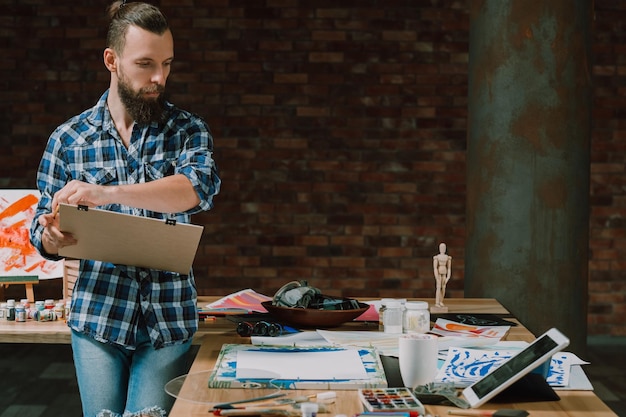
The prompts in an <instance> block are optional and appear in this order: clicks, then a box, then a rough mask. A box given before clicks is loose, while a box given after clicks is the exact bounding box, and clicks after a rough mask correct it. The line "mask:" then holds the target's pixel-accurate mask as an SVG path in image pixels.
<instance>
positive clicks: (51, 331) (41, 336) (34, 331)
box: [0, 296, 233, 344]
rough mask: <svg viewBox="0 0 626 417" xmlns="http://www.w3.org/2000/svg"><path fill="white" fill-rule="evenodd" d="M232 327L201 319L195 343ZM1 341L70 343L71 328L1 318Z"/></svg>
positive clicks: (61, 322) (202, 299) (204, 299)
mask: <svg viewBox="0 0 626 417" xmlns="http://www.w3.org/2000/svg"><path fill="white" fill-rule="evenodd" d="M218 298H220V297H217V296H202V297H198V305H200V306H204V305H206V304H208V303H210V302H212V301H215V300H217V299H218ZM232 329H233V323H232V322H230V321H228V320H226V319H224V318H218V319H217V320H206V321H201V322H200V324H199V329H198V333H197V334H196V336H195V338H194V343H199V340H200V339H201V338H202V336H203V335H205V334H220V333H224V332H228V331H231V330H232ZM0 343H51V344H57V343H60V344H70V329H69V327H67V323H66V322H65V320H57V321H44V322H39V321H33V320H28V321H26V322H15V321H8V320H5V319H0Z"/></svg>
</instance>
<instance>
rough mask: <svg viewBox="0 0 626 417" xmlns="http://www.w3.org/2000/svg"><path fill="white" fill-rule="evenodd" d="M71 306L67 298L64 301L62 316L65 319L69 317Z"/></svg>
mask: <svg viewBox="0 0 626 417" xmlns="http://www.w3.org/2000/svg"><path fill="white" fill-rule="evenodd" d="M71 308H72V300H67V301H66V302H65V313H64V314H63V317H65V321H68V320H69V319H70V309H71Z"/></svg>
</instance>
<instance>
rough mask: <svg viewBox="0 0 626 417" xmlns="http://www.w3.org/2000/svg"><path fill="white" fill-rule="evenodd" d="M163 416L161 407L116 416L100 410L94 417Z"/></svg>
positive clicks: (163, 412)
mask: <svg viewBox="0 0 626 417" xmlns="http://www.w3.org/2000/svg"><path fill="white" fill-rule="evenodd" d="M165 414H166V413H165V410H163V409H162V408H161V407H150V408H144V409H143V410H141V411H137V412H136V413H131V412H130V411H125V412H124V414H118V413H115V412H113V411H111V410H102V411H100V412H99V413H98V414H97V415H96V417H165Z"/></svg>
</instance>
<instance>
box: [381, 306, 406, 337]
mask: <svg viewBox="0 0 626 417" xmlns="http://www.w3.org/2000/svg"><path fill="white" fill-rule="evenodd" d="M402 316H403V314H402V304H400V302H399V301H397V300H392V301H389V302H387V307H386V308H385V314H384V317H383V324H384V326H385V329H384V332H385V333H402Z"/></svg>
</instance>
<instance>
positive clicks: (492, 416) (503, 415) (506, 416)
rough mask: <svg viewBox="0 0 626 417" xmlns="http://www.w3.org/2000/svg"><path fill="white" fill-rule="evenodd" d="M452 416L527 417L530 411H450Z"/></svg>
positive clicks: (504, 409) (511, 409)
mask: <svg viewBox="0 0 626 417" xmlns="http://www.w3.org/2000/svg"><path fill="white" fill-rule="evenodd" d="M448 415H451V416H478V417H526V416H527V415H528V411H526V410H515V409H513V408H503V409H502V410H495V411H494V410H449V411H448Z"/></svg>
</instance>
